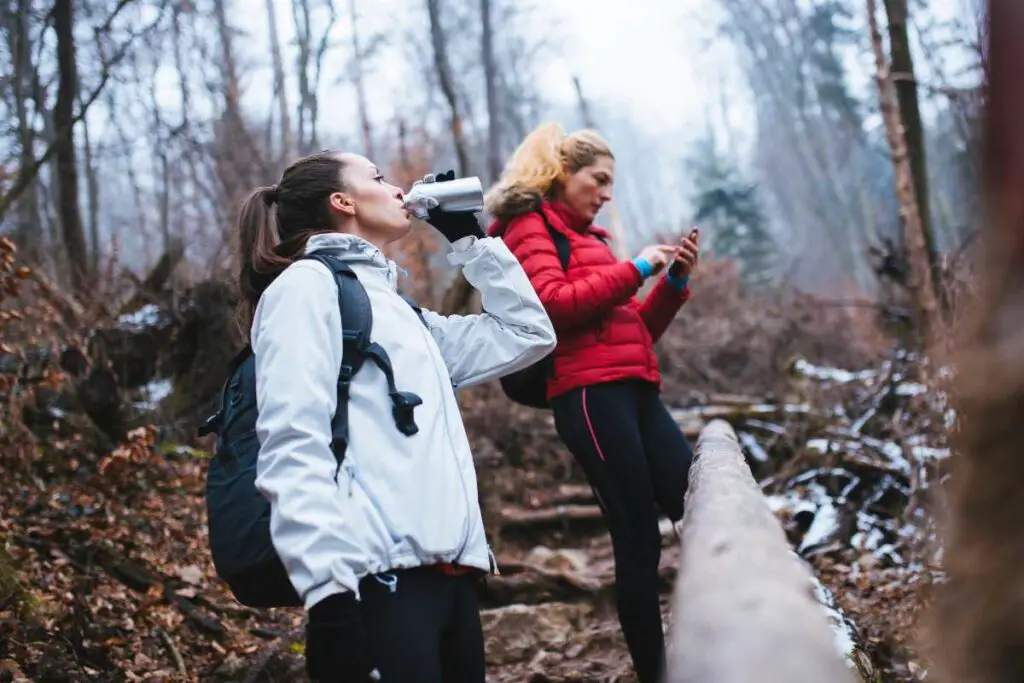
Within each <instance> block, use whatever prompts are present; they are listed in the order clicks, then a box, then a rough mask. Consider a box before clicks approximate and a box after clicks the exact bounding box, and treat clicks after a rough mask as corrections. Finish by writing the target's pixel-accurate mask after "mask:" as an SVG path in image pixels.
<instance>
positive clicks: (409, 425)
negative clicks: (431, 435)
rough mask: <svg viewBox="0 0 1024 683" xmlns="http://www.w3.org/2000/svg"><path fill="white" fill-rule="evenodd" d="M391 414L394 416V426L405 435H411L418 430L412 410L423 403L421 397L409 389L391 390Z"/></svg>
mask: <svg viewBox="0 0 1024 683" xmlns="http://www.w3.org/2000/svg"><path fill="white" fill-rule="evenodd" d="M390 395H391V404H392V408H391V414H392V415H393V416H394V418H395V426H397V427H398V431H400V432H402V434H405V435H406V436H412V435H413V434H415V433H416V432H418V431H419V430H420V428H419V426H417V424H416V418H415V416H414V415H413V411H414V410H415V408H416V406H418V405H421V404H422V403H423V399H422V398H420V397H419V396H417V395H416V394H414V393H412V392H411V391H391V392H390Z"/></svg>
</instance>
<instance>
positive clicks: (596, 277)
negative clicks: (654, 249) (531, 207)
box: [504, 214, 643, 332]
mask: <svg viewBox="0 0 1024 683" xmlns="http://www.w3.org/2000/svg"><path fill="white" fill-rule="evenodd" d="M504 240H505V244H506V245H507V246H508V248H509V250H510V251H511V252H512V253H513V254H515V256H516V258H517V259H518V260H519V263H520V264H522V266H523V270H524V271H526V275H527V277H529V278H530V284H532V285H533V289H534V290H535V291H536V292H537V296H538V297H539V298H540V301H541V303H542V304H544V308H545V310H547V312H548V316H549V317H550V318H551V322H552V324H553V325H554V326H555V331H556V332H564V331H567V330H569V329H572V328H574V327H578V326H580V325H583V324H586V323H588V322H591V321H593V320H596V319H597V318H600V317H601V316H602V315H604V314H605V313H607V312H608V311H610V310H611V309H613V308H615V307H616V306H620V305H622V304H624V303H626V302H627V301H629V300H630V298H631V297H632V296H633V295H635V294H636V293H637V291H638V290H639V289H640V285H641V284H643V279H642V278H641V277H640V271H638V270H637V268H636V266H634V265H633V264H632V263H631V262H629V261H623V262H621V263H618V264H616V265H615V266H612V267H611V268H604V269H602V270H600V271H598V272H595V273H592V274H591V275H588V276H587V277H585V278H583V279H581V280H575V281H573V282H570V281H569V280H568V279H567V278H566V276H565V271H564V270H562V264H561V262H559V260H558V251H557V250H556V249H555V243H554V241H553V240H552V239H551V235H549V234H548V231H547V228H546V227H545V226H544V221H543V220H541V218H540V216H538V215H536V214H526V215H524V216H521V217H519V218H517V219H515V220H513V221H512V222H511V223H509V225H508V227H507V228H506V230H505V235H504Z"/></svg>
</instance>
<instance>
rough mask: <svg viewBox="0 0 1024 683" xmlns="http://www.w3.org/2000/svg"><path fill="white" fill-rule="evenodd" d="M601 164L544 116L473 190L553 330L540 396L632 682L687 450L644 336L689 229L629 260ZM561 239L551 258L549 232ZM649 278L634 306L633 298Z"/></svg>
mask: <svg viewBox="0 0 1024 683" xmlns="http://www.w3.org/2000/svg"><path fill="white" fill-rule="evenodd" d="M614 179H615V160H614V157H613V155H612V152H611V149H610V148H609V146H608V144H607V143H606V142H605V141H604V140H603V139H601V137H600V136H598V135H597V134H596V133H594V132H592V131H580V132H576V133H572V134H570V135H565V134H564V132H563V131H562V129H561V128H560V127H559V126H557V125H554V124H546V125H544V126H541V127H540V128H539V129H537V130H536V131H534V132H533V133H531V134H530V135H529V136H527V138H526V139H525V140H524V141H523V142H522V144H521V145H520V147H519V149H518V150H516V152H515V154H514V155H513V157H512V159H511V160H510V161H509V163H508V165H507V167H506V169H505V172H504V174H503V175H502V178H501V180H500V181H499V182H498V184H497V185H496V186H495V187H494V188H493V189H492V190H491V191H490V192H489V193H488V195H487V209H488V211H489V212H490V213H491V214H492V215H493V216H495V221H494V223H493V224H492V225H491V227H490V231H489V232H490V234H491V235H492V236H501V237H502V238H503V239H504V241H505V244H506V245H508V247H509V249H510V250H511V251H512V253H513V254H514V255H515V256H516V258H518V259H519V262H520V263H521V264H522V266H523V269H524V270H525V271H526V274H527V276H528V277H529V278H530V282H531V283H532V284H533V287H534V289H535V290H536V291H537V294H538V296H539V297H540V301H541V303H542V304H543V305H544V308H545V309H546V310H547V312H548V315H549V317H550V318H551V321H552V323H553V324H554V327H555V331H556V333H557V336H558V345H557V347H556V348H555V351H554V354H553V356H554V363H553V368H554V369H553V373H552V375H551V376H550V378H549V379H548V381H547V398H548V400H549V402H550V403H551V406H552V408H553V410H554V417H555V427H556V429H557V431H558V434H559V436H560V437H561V439H562V440H563V441H564V442H565V444H566V446H567V447H568V448H569V450H570V451H571V452H572V454H573V456H574V457H575V458H576V460H577V462H579V464H580V466H581V467H582V468H583V471H584V472H585V473H586V476H587V479H588V481H589V482H590V485H591V487H592V488H593V490H594V495H595V496H596V497H597V500H598V503H599V504H600V505H601V509H602V511H603V513H604V517H605V520H606V521H607V523H608V528H609V531H610V533H611V538H612V545H613V548H614V554H615V586H616V592H617V603H618V612H619V620H620V623H621V625H622V630H623V633H624V635H625V637H626V643H627V645H628V646H629V651H630V655H631V656H632V659H633V666H634V669H635V670H636V673H637V677H638V678H639V680H640V682H641V683H655V682H656V681H658V680H660V676H661V675H662V671H663V670H664V662H665V639H664V634H663V631H662V622H661V610H660V605H659V598H658V583H659V582H658V563H659V561H660V558H661V534H660V532H659V529H658V509H659V508H660V510H661V511H662V512H663V513H664V514H666V515H667V516H668V517H669V518H670V519H671V520H672V521H677V520H679V519H680V518H682V516H683V496H684V494H685V492H686V487H687V477H688V473H689V468H690V462H691V460H692V457H693V456H692V451H691V449H690V445H689V444H688V443H687V441H686V438H685V437H684V436H683V434H682V432H681V431H680V429H679V426H678V425H677V424H676V423H675V421H674V420H673V419H672V417H671V415H670V414H669V412H668V410H667V409H666V407H665V405H664V403H662V401H661V397H660V383H661V378H660V375H659V372H658V360H657V358H656V356H655V354H654V348H653V346H654V343H655V342H656V341H657V340H658V339H659V338H660V337H661V335H662V334H663V333H664V332H665V330H666V329H667V327H668V325H669V323H670V322H671V321H672V319H673V318H674V317H675V315H676V313H677V312H678V311H679V309H680V307H681V306H682V305H683V303H685V302H686V300H687V299H688V298H689V296H690V286H689V278H690V274H691V273H692V272H693V270H694V268H695V267H696V265H697V257H698V235H697V231H696V230H694V231H692V232H691V233H690V234H689V235H688V236H687V237H685V238H683V239H682V240H681V241H680V243H679V244H677V245H652V246H649V247H646V248H645V249H643V250H642V251H641V252H640V254H639V255H638V256H637V257H636V258H634V259H632V260H630V261H619V260H618V259H617V258H616V257H615V255H614V254H613V253H612V251H611V250H610V249H609V248H608V246H607V244H606V243H605V240H606V239H607V233H606V232H605V231H604V230H602V229H601V228H599V227H597V226H595V225H594V224H593V221H594V218H595V217H596V216H597V214H598V212H599V211H600V210H601V207H602V206H603V205H604V204H605V203H606V202H608V201H609V200H610V199H611V197H612V187H613V185H614ZM558 236H560V238H559V239H561V240H563V241H565V240H567V242H568V246H569V259H568V264H567V267H566V268H563V266H562V260H561V258H560V256H559V250H558V247H557V245H556V244H555V239H556V238H558ZM655 277H656V278H658V280H657V283H656V284H655V285H654V287H653V289H652V290H651V292H650V293H649V294H648V295H647V297H646V298H645V299H644V301H643V302H641V301H639V300H638V299H637V297H636V295H637V292H638V291H639V290H640V288H641V286H642V285H643V284H644V282H645V281H646V280H648V279H649V278H655Z"/></svg>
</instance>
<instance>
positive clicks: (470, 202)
mask: <svg viewBox="0 0 1024 683" xmlns="http://www.w3.org/2000/svg"><path fill="white" fill-rule="evenodd" d="M428 198H432V199H434V200H435V201H436V202H437V203H438V206H439V207H440V208H441V210H443V211H449V212H459V211H468V212H476V211H482V210H483V208H484V187H483V184H482V183H481V182H480V179H479V178H477V177H476V176H469V177H467V178H456V179H455V180H444V181H441V182H436V183H418V184H416V185H413V186H412V189H410V190H409V192H408V193H407V194H406V195H405V198H404V199H403V202H404V203H405V208H406V209H408V210H409V213H411V214H412V215H414V216H416V217H417V218H419V219H421V220H422V219H424V218H426V217H427V212H428V211H429V210H430V207H429V206H428V201H427V200H428Z"/></svg>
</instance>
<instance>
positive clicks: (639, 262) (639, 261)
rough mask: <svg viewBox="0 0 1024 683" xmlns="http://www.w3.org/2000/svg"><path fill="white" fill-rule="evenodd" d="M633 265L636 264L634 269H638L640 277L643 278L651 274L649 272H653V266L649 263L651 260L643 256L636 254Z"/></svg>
mask: <svg viewBox="0 0 1024 683" xmlns="http://www.w3.org/2000/svg"><path fill="white" fill-rule="evenodd" d="M633 265H634V266H636V269H637V270H638V271H640V277H642V278H643V279H645V280H646V279H647V278H649V277H650V276H651V273H653V272H654V266H653V265H651V262H650V261H648V260H647V259H645V258H640V257H639V256H637V257H636V258H635V259H633Z"/></svg>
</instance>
